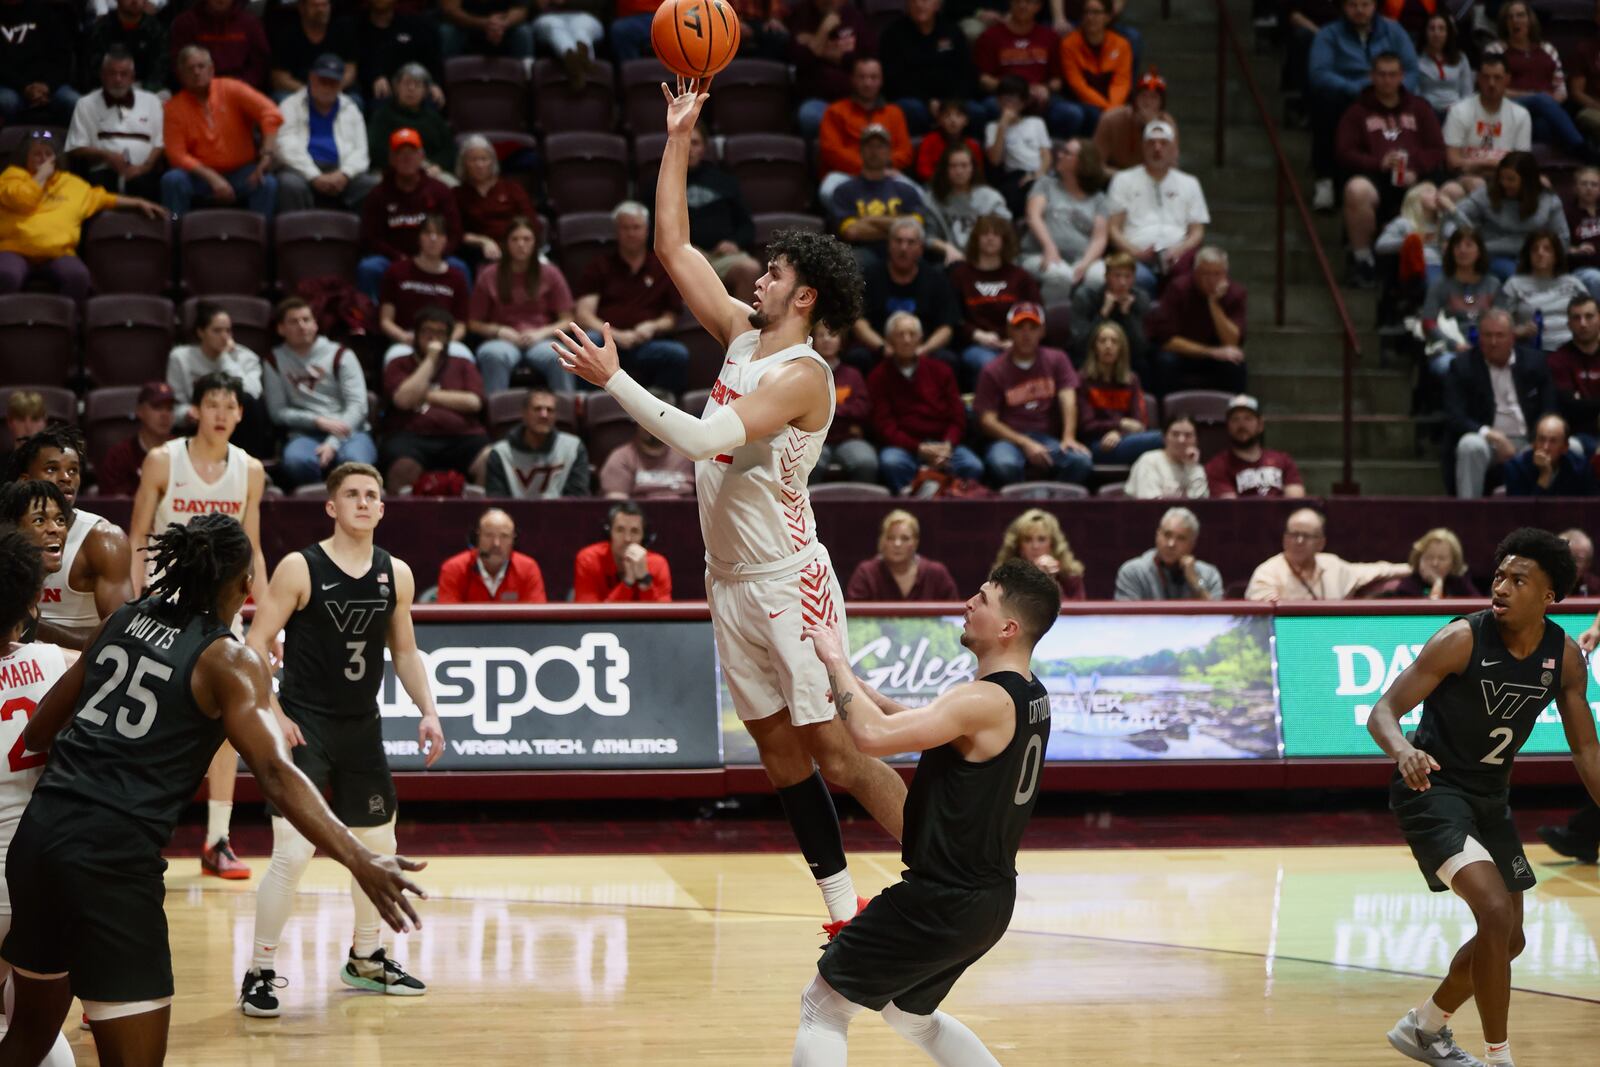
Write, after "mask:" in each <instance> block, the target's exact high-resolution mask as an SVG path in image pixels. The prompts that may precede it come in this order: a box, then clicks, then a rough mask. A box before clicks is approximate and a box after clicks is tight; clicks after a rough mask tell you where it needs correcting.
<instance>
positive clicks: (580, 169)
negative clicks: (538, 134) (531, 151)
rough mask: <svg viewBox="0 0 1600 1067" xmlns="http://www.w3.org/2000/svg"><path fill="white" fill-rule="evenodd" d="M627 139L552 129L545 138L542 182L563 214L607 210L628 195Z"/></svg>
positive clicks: (547, 194)
mask: <svg viewBox="0 0 1600 1067" xmlns="http://www.w3.org/2000/svg"><path fill="white" fill-rule="evenodd" d="M629 177H630V174H629V168H628V142H626V141H624V140H623V139H622V138H621V137H620V136H619V135H617V134H614V133H584V132H574V133H552V134H550V135H549V136H548V137H546V138H545V139H544V185H545V195H546V197H547V198H548V199H549V201H550V206H551V207H553V208H555V210H557V211H558V212H560V213H561V214H563V215H566V214H570V213H572V212H575V211H610V210H611V209H612V208H614V207H616V206H617V204H618V203H619V202H620V201H623V200H626V199H627V198H628V179H629Z"/></svg>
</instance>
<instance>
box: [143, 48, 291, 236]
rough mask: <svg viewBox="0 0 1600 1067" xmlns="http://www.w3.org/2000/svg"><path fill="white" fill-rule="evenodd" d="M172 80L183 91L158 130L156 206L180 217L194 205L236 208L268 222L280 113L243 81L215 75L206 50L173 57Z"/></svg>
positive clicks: (170, 103) (169, 103) (273, 196)
mask: <svg viewBox="0 0 1600 1067" xmlns="http://www.w3.org/2000/svg"><path fill="white" fill-rule="evenodd" d="M178 80H179V82H180V83H181V84H182V85H183V89H182V90H181V91H180V92H177V93H174V94H173V97H172V99H171V100H168V101H167V106H166V116H165V122H164V123H163V130H162V139H163V140H164V141H165V142H166V150H167V162H169V163H170V164H171V165H172V169H171V170H169V171H167V173H165V174H163V175H162V176H161V203H162V205H163V206H164V207H166V209H167V210H168V211H170V212H172V213H173V214H175V215H182V214H185V213H187V212H188V211H189V209H190V208H191V207H192V206H194V205H195V203H196V201H198V202H199V206H201V207H233V206H236V205H237V204H239V203H243V204H244V205H245V206H246V207H248V208H249V209H250V210H251V211H254V212H256V213H257V214H259V215H262V216H264V217H265V218H267V219H268V220H269V221H270V220H271V218H272V209H273V206H274V205H275V204H276V203H277V200H278V179H277V178H275V177H273V175H272V167H273V162H274V159H273V157H274V156H275V155H276V153H277V146H278V128H279V127H280V126H282V125H283V113H282V112H280V111H279V110H278V109H277V108H276V107H274V106H273V103H272V101H271V100H268V99H267V98H266V97H265V96H263V95H262V94H260V93H258V92H256V91H255V90H254V89H252V88H251V87H250V86H248V85H246V84H245V83H244V82H242V81H235V80H234V79H232V78H219V77H217V76H216V67H215V66H214V65H213V64H212V62H211V53H210V52H208V51H206V50H205V49H204V48H201V47H200V46H198V45H190V46H189V47H187V48H185V49H184V50H183V51H181V52H179V53H178ZM258 130H259V131H260V134H261V147H260V149H259V150H258V149H257V147H256V139H255V138H256V132H257V131H258Z"/></svg>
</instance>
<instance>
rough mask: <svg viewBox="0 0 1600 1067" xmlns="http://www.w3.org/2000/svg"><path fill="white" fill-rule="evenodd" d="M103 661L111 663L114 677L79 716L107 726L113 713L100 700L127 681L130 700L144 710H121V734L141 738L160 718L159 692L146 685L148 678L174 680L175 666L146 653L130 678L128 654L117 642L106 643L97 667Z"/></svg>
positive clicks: (162, 680) (118, 711) (161, 680)
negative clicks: (158, 708)
mask: <svg viewBox="0 0 1600 1067" xmlns="http://www.w3.org/2000/svg"><path fill="white" fill-rule="evenodd" d="M102 663H109V664H111V668H112V669H111V677H110V678H107V679H106V682H105V684H104V685H102V686H101V687H100V688H99V689H98V690H97V691H96V692H95V694H94V696H93V697H91V698H90V700H89V703H87V704H85V705H84V706H83V708H82V710H80V711H79V712H78V717H79V718H81V719H85V720H87V721H88V722H91V723H93V724H94V725H96V726H104V725H105V722H106V719H107V718H109V717H110V716H109V715H107V713H106V712H104V711H101V710H100V702H101V701H102V700H104V699H105V698H106V697H108V696H110V695H111V694H112V692H113V691H115V690H118V689H121V688H122V683H123V682H124V681H127V683H128V686H127V689H126V690H125V691H124V692H125V694H126V695H127V696H128V698H129V699H130V700H132V701H133V702H134V703H136V704H137V705H139V708H140V709H141V713H140V714H139V715H138V717H137V718H135V717H134V711H135V709H134V708H132V707H129V706H128V705H127V704H123V705H122V706H121V707H119V708H118V709H117V733H119V734H121V735H122V736H123V737H126V738H129V739H130V740H138V739H139V738H141V737H143V736H144V735H145V734H147V733H149V732H150V727H152V726H154V725H155V721H156V695H155V694H154V693H152V692H150V690H149V689H148V688H147V687H146V686H145V684H144V680H145V678H146V677H150V678H154V679H155V680H156V681H158V682H165V681H170V680H171V678H172V668H171V667H168V666H167V665H166V664H164V663H157V662H156V661H155V660H153V659H150V658H148V657H146V656H140V657H139V662H138V664H137V665H136V666H134V668H133V677H132V678H131V679H130V678H128V667H129V664H128V654H127V653H126V652H124V651H123V650H122V649H121V648H119V647H118V646H116V645H106V646H105V647H104V648H102V649H101V650H100V654H99V655H98V656H96V657H95V659H94V664H95V666H96V667H98V666H100V665H101V664H102Z"/></svg>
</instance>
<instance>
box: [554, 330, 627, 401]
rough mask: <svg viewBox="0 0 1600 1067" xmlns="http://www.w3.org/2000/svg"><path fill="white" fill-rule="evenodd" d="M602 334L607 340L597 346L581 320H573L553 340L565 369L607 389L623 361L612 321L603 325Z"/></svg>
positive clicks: (602, 337) (603, 338) (604, 339)
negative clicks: (583, 327)
mask: <svg viewBox="0 0 1600 1067" xmlns="http://www.w3.org/2000/svg"><path fill="white" fill-rule="evenodd" d="M600 337H601V340H602V341H603V342H604V343H603V344H600V345H596V344H595V343H594V342H593V341H591V340H589V335H588V334H586V333H584V332H583V330H581V329H580V328H579V327H578V324H577V323H575V322H569V323H567V327H566V329H564V330H560V331H557V333H556V335H555V336H554V337H553V338H551V340H552V341H554V342H555V346H556V353H557V355H558V356H559V358H560V360H561V366H562V368H563V369H565V370H569V371H571V372H572V373H573V374H576V375H577V376H578V377H580V378H582V379H583V380H584V381H586V382H588V383H589V384H590V385H597V386H599V387H600V388H602V389H604V388H605V387H606V383H607V382H609V381H610V380H611V376H612V375H613V374H615V373H617V371H619V370H621V369H622V360H621V359H620V358H619V357H618V356H617V342H616V339H615V338H613V337H612V336H611V324H610V323H609V322H607V323H602V324H601V326H600Z"/></svg>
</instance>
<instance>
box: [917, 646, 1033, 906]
mask: <svg viewBox="0 0 1600 1067" xmlns="http://www.w3.org/2000/svg"><path fill="white" fill-rule="evenodd" d="M981 681H985V682H993V683H994V684H995V685H998V686H1000V688H1002V689H1004V690H1005V691H1006V693H1007V694H1008V695H1009V696H1010V697H1011V703H1012V704H1013V706H1014V709H1015V714H1016V732H1015V733H1014V734H1013V735H1012V737H1011V743H1010V744H1009V745H1007V746H1006V747H1005V749H1004V750H1003V751H1002V752H1001V753H1000V754H999V755H997V756H995V757H994V758H993V759H989V760H985V761H983V762H982V763H973V762H971V761H970V760H967V759H965V758H963V757H962V755H961V753H960V752H958V751H956V748H955V746H954V745H941V746H940V747H939V748H935V749H930V750H929V751H927V752H924V753H923V754H922V760H921V762H919V763H918V764H917V773H916V775H915V776H914V777H913V778H912V779H911V790H910V792H909V793H907V795H906V809H905V813H906V822H905V840H904V844H903V845H902V847H901V850H900V857H901V859H902V860H903V861H904V862H905V865H906V870H907V871H909V872H910V873H911V874H913V875H918V876H920V877H922V878H926V879H929V880H931V881H936V882H942V883H944V884H946V885H953V886H959V887H961V888H964V889H980V888H984V887H986V886H993V885H999V884H1002V883H1005V882H1010V881H1014V880H1015V879H1016V877H1017V849H1018V848H1020V847H1021V846H1022V831H1023V830H1024V829H1026V828H1027V825H1028V819H1029V817H1030V816H1032V814H1033V805H1034V801H1035V800H1037V799H1038V796H1039V774H1040V771H1041V770H1042V769H1043V766H1044V751H1045V743H1046V742H1047V741H1048V740H1049V739H1050V696H1049V694H1048V693H1046V692H1045V688H1044V686H1043V685H1041V684H1040V683H1039V680H1038V679H1037V678H1024V677H1023V676H1022V675H1020V674H1018V673H1016V672H1015V671H1001V672H999V673H996V674H991V675H989V676H988V677H986V678H983V679H981Z"/></svg>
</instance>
